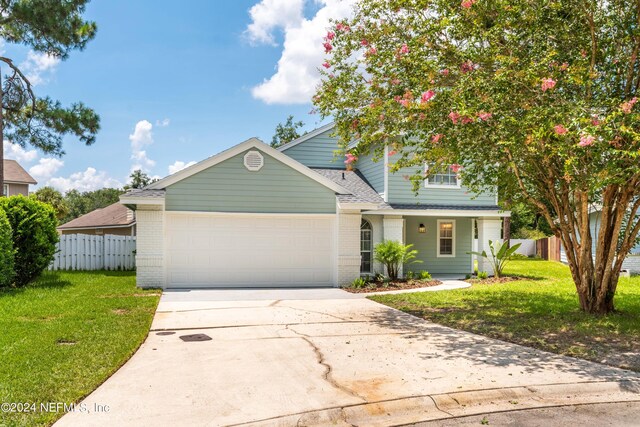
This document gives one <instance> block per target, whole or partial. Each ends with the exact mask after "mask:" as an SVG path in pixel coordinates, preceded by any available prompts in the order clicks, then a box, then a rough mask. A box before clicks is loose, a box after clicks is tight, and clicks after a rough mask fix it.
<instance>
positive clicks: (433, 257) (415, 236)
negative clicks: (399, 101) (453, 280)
mask: <svg viewBox="0 0 640 427" xmlns="http://www.w3.org/2000/svg"><path fill="white" fill-rule="evenodd" d="M439 219H443V220H449V219H450V220H455V223H456V225H455V241H456V245H455V255H456V256H455V257H440V258H438V256H437V254H438V252H437V248H438V246H437V245H438V225H437V224H438V220H439ZM420 224H424V225H425V226H426V228H427V232H426V233H419V232H418V226H419V225H420ZM405 227H406V228H405V230H406V244H412V245H413V249H416V250H417V251H418V255H417V257H416V259H419V260H421V261H422V263H416V264H409V265H407V266H405V267H404V271H405V272H406V271H408V270H411V271H420V270H427V271H428V272H429V273H431V274H467V273H471V272H472V268H471V255H469V254H468V252H470V251H471V250H472V248H471V245H472V241H471V233H472V230H473V228H472V219H471V218H433V217H415V216H412V217H407V218H406V222H405Z"/></svg>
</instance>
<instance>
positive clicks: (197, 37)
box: [4, 0, 350, 191]
mask: <svg viewBox="0 0 640 427" xmlns="http://www.w3.org/2000/svg"><path fill="white" fill-rule="evenodd" d="M349 3H350V1H342V0H306V1H305V0H262V1H258V0H253V1H244V0H243V1H238V0H235V1H208V0H189V1H188V2H183V3H181V4H180V7H176V3H175V2H169V1H165V0H162V1H157V0H156V1H141V0H138V1H125V0H110V1H108V2H104V1H93V2H92V3H90V4H89V5H88V7H87V13H86V17H87V18H89V19H92V20H95V21H96V22H97V24H98V34H97V36H96V38H95V39H94V40H93V41H92V42H90V43H89V45H88V46H87V48H86V50H84V51H82V52H73V53H72V54H71V56H70V58H69V59H68V60H66V61H64V62H61V63H56V61H54V60H51V59H50V58H44V57H39V58H38V57H37V55H33V53H32V54H31V56H29V52H28V49H26V48H22V47H20V48H16V47H15V46H10V45H7V46H5V47H4V49H5V52H6V53H5V54H6V55H7V56H10V57H13V58H14V60H15V61H16V62H18V63H20V62H21V61H26V62H25V63H24V64H25V67H26V68H27V69H28V71H30V72H31V75H32V77H33V78H35V79H36V81H37V82H38V85H37V86H36V89H37V92H38V94H40V95H50V96H51V97H53V98H54V99H59V100H60V101H62V102H63V103H65V104H68V103H71V102H74V101H78V100H81V101H83V102H84V103H86V104H87V105H89V106H90V107H92V108H94V109H95V110H96V111H97V112H98V114H99V115H100V117H101V130H100V133H99V134H98V138H97V142H96V143H95V145H93V146H90V147H86V146H84V145H82V144H81V143H79V142H78V141H76V140H74V139H73V138H67V139H66V140H65V144H64V148H65V150H66V155H64V156H63V157H62V158H60V159H53V158H51V156H48V155H46V154H43V153H37V152H33V151H31V148H30V147H26V150H21V149H20V148H18V147H13V146H10V145H8V144H6V145H8V147H6V148H5V153H6V155H7V157H9V158H12V157H13V158H16V159H17V160H18V161H20V163H21V164H23V166H24V167H25V168H26V169H27V170H30V171H31V172H32V174H34V175H36V176H35V177H36V179H37V180H38V181H39V183H40V186H41V185H44V184H50V185H54V186H55V187H57V188H59V189H60V190H63V191H64V190H68V189H70V188H78V189H80V190H89V189H94V188H100V187H102V186H103V185H117V184H122V183H124V182H126V179H127V176H128V175H129V173H130V171H131V168H132V167H135V166H136V165H141V166H142V167H143V169H145V170H146V171H147V172H148V173H149V174H150V175H152V176H153V175H156V176H165V175H167V174H168V173H169V167H170V166H171V165H173V166H174V169H175V168H177V167H178V166H180V164H176V162H183V163H185V164H186V163H188V162H192V161H199V160H202V159H204V158H206V157H208V156H210V155H212V154H215V153H217V152H219V151H221V150H224V149H226V148H228V147H230V146H232V145H235V144H237V143H239V142H241V141H243V140H245V139H247V138H249V137H252V136H257V137H259V138H260V139H262V140H263V141H265V142H269V141H270V140H271V137H272V135H273V131H274V128H275V126H276V125H277V123H279V122H281V121H284V120H285V118H286V117H287V115H289V114H293V115H294V116H295V117H296V119H299V120H303V121H304V122H305V123H306V126H305V128H306V129H307V130H308V129H313V128H315V127H317V126H319V125H321V124H322V123H326V120H325V121H324V122H320V117H319V116H318V115H312V114H309V112H310V110H311V108H312V106H311V104H310V102H309V100H310V97H311V94H312V93H313V87H314V86H315V84H316V83H317V78H318V76H317V71H316V69H317V67H319V66H320V64H321V63H322V58H323V51H322V47H321V39H322V37H323V36H324V34H325V33H326V27H327V25H328V19H329V18H332V17H341V16H344V15H345V14H346V13H348V12H347V10H348V5H349ZM30 57H31V59H29V58H30ZM265 82H266V83H265ZM132 156H133V158H132Z"/></svg>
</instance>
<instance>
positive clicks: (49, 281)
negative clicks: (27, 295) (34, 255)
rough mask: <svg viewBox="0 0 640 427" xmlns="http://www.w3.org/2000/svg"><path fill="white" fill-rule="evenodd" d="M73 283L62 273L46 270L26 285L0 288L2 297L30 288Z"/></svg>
mask: <svg viewBox="0 0 640 427" xmlns="http://www.w3.org/2000/svg"><path fill="white" fill-rule="evenodd" d="M70 285H72V283H71V282H70V281H68V280H66V279H62V278H61V277H60V274H59V273H57V272H52V271H45V272H44V273H42V275H40V277H38V278H36V279H34V280H33V281H31V282H30V283H28V284H27V285H25V286H8V287H2V288H0V298H2V297H5V296H6V297H9V296H13V295H17V294H21V293H23V292H25V291H27V290H30V289H58V288H60V289H61V288H64V287H66V286H70Z"/></svg>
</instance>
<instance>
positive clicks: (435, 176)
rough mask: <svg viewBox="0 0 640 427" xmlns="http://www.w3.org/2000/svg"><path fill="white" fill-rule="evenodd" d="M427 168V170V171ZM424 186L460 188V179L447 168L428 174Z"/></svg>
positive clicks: (450, 168)
mask: <svg viewBox="0 0 640 427" xmlns="http://www.w3.org/2000/svg"><path fill="white" fill-rule="evenodd" d="M428 168H429V167H428V166H427V168H426V169H427V170H428ZM425 186H427V187H436V188H438V187H441V188H460V178H459V177H458V174H457V173H456V172H454V171H453V170H452V167H451V166H449V167H448V168H446V169H443V170H439V171H437V172H436V173H432V174H430V175H429V176H428V177H427V179H426V180H425Z"/></svg>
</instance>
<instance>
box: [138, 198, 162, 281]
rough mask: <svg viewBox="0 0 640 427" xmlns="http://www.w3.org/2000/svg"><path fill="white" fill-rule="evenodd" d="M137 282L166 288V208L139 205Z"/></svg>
mask: <svg viewBox="0 0 640 427" xmlns="http://www.w3.org/2000/svg"><path fill="white" fill-rule="evenodd" d="M136 226H137V237H136V284H137V285H138V287H140V288H164V286H165V269H164V209H163V208H162V206H146V205H138V209H137V210H136Z"/></svg>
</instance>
